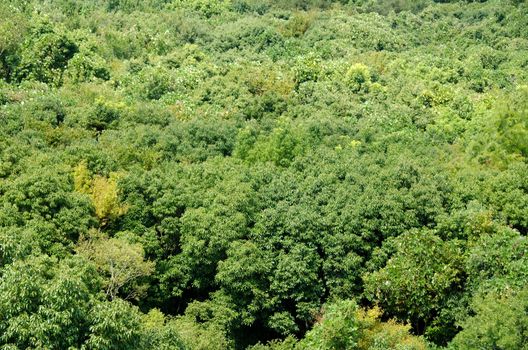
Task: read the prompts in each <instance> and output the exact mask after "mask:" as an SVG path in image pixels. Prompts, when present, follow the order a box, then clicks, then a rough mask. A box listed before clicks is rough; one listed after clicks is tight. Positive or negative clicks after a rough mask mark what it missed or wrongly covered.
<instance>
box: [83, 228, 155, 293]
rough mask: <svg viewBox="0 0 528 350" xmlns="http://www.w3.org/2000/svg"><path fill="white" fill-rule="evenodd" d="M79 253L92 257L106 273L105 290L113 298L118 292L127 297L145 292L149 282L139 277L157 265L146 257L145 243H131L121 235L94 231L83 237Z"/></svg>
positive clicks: (88, 257) (148, 272) (104, 273)
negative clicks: (139, 281) (110, 236)
mask: <svg viewBox="0 0 528 350" xmlns="http://www.w3.org/2000/svg"><path fill="white" fill-rule="evenodd" d="M77 253H78V254H79V255H81V256H84V257H85V258H86V259H87V260H89V261H92V262H93V263H94V265H95V267H96V268H97V269H98V270H99V271H100V272H101V274H102V275H103V276H104V277H105V279H106V283H105V290H106V291H105V293H106V296H107V297H108V298H110V299H111V300H113V299H115V298H116V297H117V296H118V294H120V295H124V299H131V298H132V299H138V298H139V297H141V294H142V292H144V287H146V286H145V285H140V284H139V283H138V279H140V278H141V277H145V276H148V275H149V274H150V273H151V272H152V270H153V267H154V264H153V263H152V262H149V261H144V252H143V247H142V246H141V244H138V243H136V244H131V243H128V242H127V241H125V240H124V239H120V238H104V237H103V238H101V237H97V235H94V237H90V238H89V239H88V240H84V241H81V242H80V243H79V246H78V247H77Z"/></svg>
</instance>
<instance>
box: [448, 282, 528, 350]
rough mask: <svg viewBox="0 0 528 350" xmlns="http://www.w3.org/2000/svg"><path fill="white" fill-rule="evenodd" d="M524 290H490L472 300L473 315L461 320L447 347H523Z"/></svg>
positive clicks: (527, 322)
mask: <svg viewBox="0 0 528 350" xmlns="http://www.w3.org/2000/svg"><path fill="white" fill-rule="evenodd" d="M527 300H528V298H527V293H526V290H521V291H512V290H509V291H505V292H503V293H490V294H488V295H486V296H484V297H482V298H477V299H476V300H475V301H474V303H473V304H474V305H473V309H474V312H475V315H474V316H472V317H469V318H468V319H467V320H466V321H465V322H464V323H463V330H462V331H461V332H460V333H459V334H457V336H456V337H455V339H454V340H453V343H452V344H451V346H450V347H449V348H450V349H477V348H481V349H522V348H523V347H524V346H526V336H527V334H526V326H527V324H528V314H527V312H526V310H527V305H526V303H527Z"/></svg>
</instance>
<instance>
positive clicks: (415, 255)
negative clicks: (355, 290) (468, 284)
mask: <svg viewBox="0 0 528 350" xmlns="http://www.w3.org/2000/svg"><path fill="white" fill-rule="evenodd" d="M393 244H394V246H395V247H396V252H395V254H394V255H393V256H392V257H391V258H390V259H389V260H388V261H387V264H386V266H385V267H384V268H382V269H380V270H378V271H376V272H374V273H370V274H367V275H366V276H365V290H366V296H367V297H368V298H369V299H370V300H374V301H377V302H379V303H380V305H382V307H383V308H384V309H385V310H387V311H389V312H391V313H393V314H395V315H398V316H399V318H400V319H402V320H405V319H409V320H411V321H412V322H413V323H415V324H417V325H418V324H419V323H420V322H424V324H425V326H427V325H428V324H430V323H431V321H433V320H434V317H435V315H437V314H438V313H439V312H440V310H442V309H443V308H445V307H446V305H447V303H448V302H449V300H450V299H451V298H457V297H458V296H457V293H456V292H457V290H459V289H460V285H461V283H462V279H463V273H464V272H463V270H462V269H461V267H460V265H461V262H462V261H461V260H462V251H461V249H460V247H459V244H457V242H456V241H447V242H444V241H443V240H442V239H441V238H439V237H438V236H436V235H435V234H434V232H431V231H428V230H424V231H418V230H415V231H411V232H409V233H406V234H403V235H401V236H399V237H398V238H396V239H395V241H394V243H393Z"/></svg>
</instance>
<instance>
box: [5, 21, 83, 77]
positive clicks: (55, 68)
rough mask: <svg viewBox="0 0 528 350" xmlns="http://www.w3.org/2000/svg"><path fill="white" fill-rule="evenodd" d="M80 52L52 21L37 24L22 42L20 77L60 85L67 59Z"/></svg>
mask: <svg viewBox="0 0 528 350" xmlns="http://www.w3.org/2000/svg"><path fill="white" fill-rule="evenodd" d="M77 51H78V48H77V45H76V44H75V43H74V42H73V41H71V39H70V38H68V36H67V35H65V34H62V33H60V31H59V30H58V29H55V28H53V27H52V25H51V24H49V23H41V24H40V23H39V24H37V25H35V26H34V27H33V28H32V29H31V31H30V34H29V36H28V37H27V39H26V41H25V42H24V43H23V44H22V49H21V53H20V63H19V64H18V66H17V69H16V73H15V74H16V76H17V78H18V79H19V80H22V79H31V80H37V81H40V82H43V83H50V84H54V85H60V84H61V83H62V78H63V72H64V70H65V69H66V66H67V65H68V61H69V60H70V59H71V58H72V57H73V56H74V54H75V53H76V52H77Z"/></svg>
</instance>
